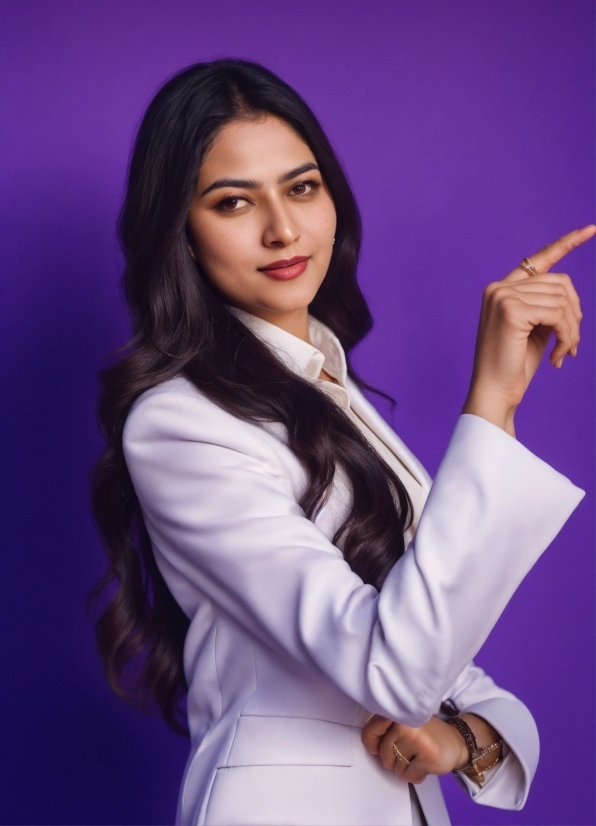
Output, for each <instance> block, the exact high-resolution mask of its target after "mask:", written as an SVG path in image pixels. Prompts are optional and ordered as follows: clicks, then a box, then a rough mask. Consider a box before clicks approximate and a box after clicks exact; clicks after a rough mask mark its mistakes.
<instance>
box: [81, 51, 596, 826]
mask: <svg viewBox="0 0 596 826" xmlns="http://www.w3.org/2000/svg"><path fill="white" fill-rule="evenodd" d="M120 230H121V238H122V242H123V247H124V250H125V253H126V271H125V276H124V283H125V290H126V297H127V300H128V303H129V306H130V308H131V313H132V318H133V324H134V331H135V335H134V338H133V340H132V342H131V344H130V347H129V351H128V353H127V354H126V355H125V356H124V358H123V359H122V360H121V361H120V362H119V363H118V364H116V365H115V366H114V367H112V368H110V369H109V370H108V371H107V372H106V373H105V374H104V385H105V388H104V395H103V398H102V401H101V410H100V412H101V419H102V423H103V427H104V431H105V435H106V439H107V442H108V444H107V448H106V451H105V453H104V455H103V457H102V459H101V460H100V462H99V463H98V465H97V468H96V475H95V482H94V507H95V513H96V517H97V521H98V523H99V526H100V529H101V531H102V533H103V537H104V539H105V546H106V549H107V552H108V555H109V558H110V563H111V567H110V571H109V573H108V576H107V579H106V580H105V581H104V582H103V583H100V587H101V586H102V585H105V584H106V582H108V583H110V582H113V581H115V583H116V585H117V588H116V590H115V594H114V595H113V598H112V600H111V602H110V603H109V605H108V607H107V609H106V611H105V612H104V614H103V615H102V617H101V618H100V620H99V622H98V625H97V637H98V642H99V646H100V651H101V654H102V656H103V659H104V662H105V666H106V671H107V675H108V678H109V680H110V682H111V684H112V685H113V687H114V688H115V689H116V690H117V691H118V692H119V693H121V694H122V695H123V696H126V695H128V696H131V695H132V696H134V697H137V698H140V697H143V696H144V697H145V698H146V699H147V700H153V701H155V702H157V704H158V705H159V707H160V708H161V711H162V713H163V715H164V717H165V719H166V720H167V721H168V723H169V724H170V725H172V726H173V727H175V728H178V729H180V728H182V727H183V723H182V722H181V719H182V718H181V717H180V714H181V712H180V700H181V699H182V698H183V696H184V695H185V694H187V718H188V726H189V730H190V738H191V750H190V755H189V760H188V764H187V767H186V771H185V775H184V779H183V783H182V788H181V793H180V798H179V806H178V814H177V822H178V823H184V824H186V823H188V824H203V823H205V824H260V826H264V824H270V823H271V824H277V825H278V826H280V824H290V823H292V824H294V823H297V824H302V825H303V826H304V824H319V826H320V824H341V826H347V824H375V825H376V826H379V825H380V824H406V823H424V822H428V823H431V824H438V823H448V822H449V820H448V816H447V813H446V811H445V807H444V803H443V800H442V797H441V792H440V788H439V784H438V779H437V778H438V775H440V774H444V773H447V772H450V771H455V772H457V773H458V777H460V778H461V780H462V783H463V784H464V785H465V787H466V788H467V790H468V791H469V793H470V794H471V795H472V796H473V797H474V799H475V800H477V801H478V802H479V803H483V804H486V805H493V806H499V807H502V808H521V807H522V806H523V804H524V802H525V799H526V797H527V793H528V788H529V785H530V782H531V779H532V776H533V773H534V771H535V768H536V762H537V757H538V739H537V734H536V729H535V725H534V722H533V719H532V717H531V715H530V713H529V711H528V710H527V709H526V707H525V706H524V705H523V704H522V703H521V702H520V701H518V700H517V699H516V698H515V697H513V695H511V694H510V693H509V692H507V691H505V690H503V689H501V688H499V687H497V686H496V685H495V684H494V683H493V681H492V680H491V679H490V678H489V677H488V676H487V675H486V674H485V673H484V672H483V671H482V670H481V669H480V668H478V667H476V666H475V665H474V664H473V663H472V658H473V657H474V655H475V654H476V653H477V651H478V650H479V648H480V646H481V645H482V643H483V642H484V640H485V639H486V637H487V635H488V633H489V632H490V630H491V628H492V627H493V625H494V624H495V622H496V620H497V618H498V617H499V615H500V613H501V612H502V610H503V609H504V607H505V605H506V604H507V602H508V600H509V599H510V597H511V595H512V594H513V593H514V591H515V589H516V588H517V586H518V585H519V583H520V581H521V580H522V579H523V577H524V576H525V574H526V573H527V572H528V571H529V569H530V568H531V567H532V565H533V564H534V562H535V561H536V559H537V558H538V556H539V555H540V554H541V553H542V552H543V551H544V549H545V548H546V547H547V546H548V544H549V543H550V542H551V541H552V539H553V537H554V536H555V535H556V533H557V532H558V531H559V530H560V528H561V526H562V525H563V524H564V522H565V521H566V519H567V518H568V517H569V515H570V514H571V512H572V511H573V509H574V508H575V507H576V506H577V504H578V502H579V501H580V500H581V498H582V496H583V492H582V491H580V490H579V489H578V488H576V487H575V486H574V485H572V484H571V482H569V481H568V480H567V479H565V478H564V477H562V476H561V475H560V474H558V473H557V472H556V471H554V470H553V469H552V468H550V467H549V466H548V465H546V464H545V463H543V462H542V461H541V460H540V459H538V458H537V457H535V456H534V455H532V454H531V453H530V452H529V451H527V450H526V449H525V448H524V447H523V446H521V445H520V444H519V443H518V442H517V441H516V440H515V438H514V429H513V418H514V413H515V409H516V407H517V405H518V404H519V402H520V401H521V398H522V396H523V394H524V391H525V389H526V387H527V384H528V382H529V381H530V379H531V377H532V375H533V374H534V372H535V370H536V368H537V366H538V363H539V361H540V359H541V357H542V355H543V353H544V351H545V349H546V347H547V343H548V340H549V336H550V333H551V331H552V332H554V335H555V337H556V344H555V346H554V348H553V350H552V352H551V354H550V360H551V362H552V363H553V364H554V365H555V366H557V367H560V366H561V363H562V361H563V358H564V356H565V354H570V355H575V353H576V351H577V343H578V341H579V321H580V318H581V313H580V309H579V301H578V298H577V295H576V293H575V290H574V288H573V286H572V284H571V282H570V280H569V278H568V277H567V276H566V275H561V274H552V273H548V274H546V271H547V270H548V269H549V268H550V267H551V266H552V265H553V264H554V263H556V261H558V260H559V259H560V258H561V257H562V256H563V255H564V254H565V253H566V252H567V251H569V250H570V249H571V248H573V247H574V246H577V245H578V244H580V243H582V242H584V241H586V240H587V239H588V238H589V237H591V236H592V235H593V234H594V232H595V231H596V227H594V226H590V227H586V228H585V229H583V230H580V231H577V232H575V233H572V234H571V235H569V236H566V237H565V238H563V239H561V240H560V241H558V242H556V243H555V244H554V245H552V246H551V247H548V248H545V249H544V250H542V251H541V252H539V253H537V254H536V255H535V256H532V261H531V262H530V261H525V262H524V268H518V269H516V270H515V271H514V272H512V273H511V274H510V275H508V276H507V277H506V278H505V279H504V280H503V281H502V282H498V283H495V284H492V285H489V287H487V289H486V292H485V295H484V300H483V307H482V316H481V321H480V328H479V333H478V343H477V350H476V357H475V365H474V373H473V377H472V382H471V385H470V392H469V394H468V397H467V400H466V402H465V406H464V410H463V414H462V416H461V418H460V420H459V421H458V423H457V426H456V428H455V431H454V434H453V436H452V439H451V442H450V445H449V448H448V450H447V453H446V455H445V457H444V459H443V461H442V463H441V466H440V469H439V471H438V474H437V477H436V479H435V481H434V484H433V487H432V491H431V492H430V495H429V489H430V480H429V478H428V476H427V474H426V473H425V471H424V469H423V468H422V467H421V465H420V464H419V463H418V462H417V461H416V459H415V458H414V457H413V456H412V455H411V453H410V452H409V451H408V450H407V448H406V447H405V446H404V445H403V444H402V442H401V441H400V440H399V438H398V437H397V436H396V434H395V433H393V431H392V430H391V429H390V428H389V427H388V426H387V425H386V424H385V422H384V421H383V420H382V419H381V417H380V416H379V415H378V414H377V413H376V411H375V410H374V408H373V407H372V406H371V405H370V404H369V403H368V402H367V400H366V399H365V398H364V396H363V394H362V392H361V388H362V387H369V386H368V385H367V384H365V383H364V382H363V381H362V380H361V379H360V378H359V377H358V376H357V375H356V373H355V372H354V370H353V368H352V367H351V366H350V364H349V360H348V354H349V352H350V351H351V349H352V348H353V347H354V346H355V345H356V344H357V343H358V342H359V341H361V340H362V338H363V337H364V336H365V335H366V333H367V332H368V331H369V330H370V328H371V326H372V321H371V318H370V315H369V312H368V309H367V306H366V303H365V301H364V298H363V296H362V294H361V292H360V289H359V287H358V285H357V282H356V264H357V258H358V251H359V244H360V222H359V217H358V211H357V208H356V205H355V202H354V198H353V195H352V193H351V191H350V188H349V186H348V183H347V181H346V178H345V176H344V174H343V172H342V170H341V167H340V165H339V163H338V161H337V159H336V157H335V155H334V153H333V150H332V149H331V146H330V144H329V142H328V140H327V138H326V137H325V135H324V133H323V132H322V130H321V127H320V126H319V124H318V123H317V121H316V119H315V118H314V115H313V114H312V112H311V111H310V109H309V108H308V107H307V106H306V104H305V103H304V102H303V101H302V100H301V99H300V98H299V96H298V95H297V94H296V93H295V92H294V91H293V90H292V89H290V88H289V87H288V86H287V85H286V84H285V83H283V82H282V81H281V80H280V79H279V78H277V77H276V76H275V75H273V74H272V73H270V72H269V71H267V70H265V69H263V68H262V67H260V66H257V65H255V64H251V63H247V62H244V61H235V60H223V61H215V62H213V63H208V64H198V65H196V66H192V67H190V68H189V69H187V70H186V71H184V72H182V73H180V74H179V75H177V76H176V77H175V78H173V79H172V80H171V81H169V82H168V83H167V84H166V85H165V86H164V87H163V88H162V89H161V91H160V92H159V93H158V94H157V96H156V97H155V99H154V100H153V102H152V103H151V105H150V106H149V108H148V111H147V113H146V115H145V117H144V120H143V122H142V124H141V127H140V130H139V134H138V137H137V140H136V144H135V148H134V152H133V156H132V161H131V166H130V174H129V183H128V191H127V196H126V201H125V204H124V208H123V211H122V215H121V224H120ZM369 389H371V388H369ZM427 497H428V500H427ZM139 654H143V655H144V660H143V665H142V669H141V671H140V674H139V678H138V681H137V683H136V684H135V685H133V686H132V687H131V686H130V685H129V684H127V683H126V681H125V667H126V665H127V663H129V662H130V661H131V660H132V659H133V658H134V657H135V656H136V655H139ZM414 787H415V788H416V792H414Z"/></svg>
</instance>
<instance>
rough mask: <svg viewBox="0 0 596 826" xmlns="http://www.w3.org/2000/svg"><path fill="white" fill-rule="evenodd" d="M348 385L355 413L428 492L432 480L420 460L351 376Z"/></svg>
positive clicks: (347, 379) (347, 380) (347, 378)
mask: <svg viewBox="0 0 596 826" xmlns="http://www.w3.org/2000/svg"><path fill="white" fill-rule="evenodd" d="M346 385H347V386H348V389H349V391H350V405H351V407H352V409H353V410H354V412H355V413H356V414H357V415H358V416H360V418H361V419H362V420H363V421H364V422H365V423H366V424H367V425H368V426H369V427H370V429H371V430H373V431H374V432H375V433H376V435H377V436H378V437H379V439H381V441H382V442H384V443H385V445H386V446H387V447H388V448H389V450H391V451H392V452H393V453H395V455H396V456H397V458H398V459H399V460H400V462H402V463H403V464H404V465H405V466H406V468H407V469H408V471H409V472H410V473H411V474H412V476H413V477H414V479H416V480H417V481H418V482H419V483H420V485H421V486H422V487H423V488H424V490H425V491H427V492H428V491H429V490H430V487H431V485H432V479H431V477H430V476H429V474H428V473H427V472H426V470H425V469H424V467H423V466H422V465H421V464H420V462H419V461H418V459H416V457H415V456H414V455H413V454H412V453H411V452H410V451H409V450H408V448H407V447H406V446H405V444H404V443H403V442H402V440H401V439H400V438H399V436H398V435H397V434H396V433H395V431H393V430H392V429H391V428H390V427H389V425H388V424H387V422H386V421H385V419H384V418H383V417H382V416H381V415H380V414H379V413H378V412H377V411H376V410H375V408H374V407H373V406H372V404H371V403H370V402H369V401H368V399H366V397H365V396H364V395H363V394H362V392H361V391H360V389H359V388H358V386H357V385H356V383H355V382H353V381H352V379H350V377H349V376H348V377H346Z"/></svg>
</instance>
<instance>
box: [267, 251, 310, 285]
mask: <svg viewBox="0 0 596 826" xmlns="http://www.w3.org/2000/svg"><path fill="white" fill-rule="evenodd" d="M309 257H310V256H308V255H295V256H294V257H293V258H282V259H280V260H279V261H273V262H272V263H271V264H267V266H266V267H259V268H258V269H259V271H260V272H262V273H264V274H265V275H267V276H268V277H269V278H275V279H277V280H278V281H287V280H288V279H289V278H297V276H299V275H302V273H303V272H304V270H305V269H306V267H307V264H308V259H309Z"/></svg>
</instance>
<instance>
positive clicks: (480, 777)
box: [446, 715, 503, 786]
mask: <svg viewBox="0 0 596 826" xmlns="http://www.w3.org/2000/svg"><path fill="white" fill-rule="evenodd" d="M446 722H447V723H448V724H449V725H451V726H453V727H454V728H456V729H457V730H458V731H459V733H460V734H461V736H462V737H463V738H464V741H465V744H466V748H467V749H468V754H469V756H470V759H469V761H468V763H466V765H465V766H464V767H463V768H461V769H455V771H462V772H464V773H465V774H467V775H468V777H470V779H471V780H474V781H475V782H476V783H478V785H479V786H482V784H483V783H484V780H485V777H484V772H485V771H488V769H492V767H493V766H496V764H497V763H498V762H499V760H500V759H501V758H500V755H499V757H497V759H496V760H495V762H494V763H492V764H491V765H490V766H487V767H486V769H483V770H482V771H481V770H480V769H479V768H478V766H477V765H476V763H478V762H479V761H480V760H482V759H483V758H484V757H486V755H487V754H490V753H491V752H492V751H495V749H498V748H499V746H501V745H502V744H503V741H502V740H498V741H497V742H496V743H492V744H491V745H490V746H488V747H487V748H486V749H481V748H480V746H479V745H478V740H477V739H476V735H475V734H474V732H473V731H472V729H471V727H470V726H469V725H468V724H467V723H466V721H465V720H463V719H462V718H461V717H458V716H457V715H456V716H455V717H451V718H450V719H449V720H447V721H446Z"/></svg>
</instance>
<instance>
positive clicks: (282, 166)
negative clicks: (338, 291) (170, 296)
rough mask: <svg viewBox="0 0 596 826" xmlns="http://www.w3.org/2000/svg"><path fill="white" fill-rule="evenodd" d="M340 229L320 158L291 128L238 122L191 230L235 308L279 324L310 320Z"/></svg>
mask: <svg viewBox="0 0 596 826" xmlns="http://www.w3.org/2000/svg"><path fill="white" fill-rule="evenodd" d="M335 225H336V215H335V207H334V206H333V201H332V200H331V196H330V195H329V192H328V190H327V187H326V185H325V183H324V182H323V179H322V177H321V173H320V172H319V169H318V167H317V163H316V160H315V157H314V155H313V153H312V152H311V150H310V149H309V147H308V146H307V144H306V143H304V141H303V140H302V139H301V138H299V137H298V136H297V135H296V133H295V132H294V131H293V130H292V129H291V128H290V127H289V126H288V125H287V123H285V121H282V120H279V119H278V118H276V117H273V116H266V117H265V116H264V117H263V118H262V119H259V120H250V121H234V122H232V123H229V124H228V125H227V126H225V127H224V128H223V129H222V130H221V132H220V133H219V134H218V135H217V137H216V138H215V140H214V142H213V145H212V147H211V149H210V150H209V151H208V153H207V154H206V156H205V158H204V161H203V164H202V166H201V169H200V172H199V180H198V185H197V189H196V193H195V196H194V199H193V202H192V204H191V207H190V211H189V214H188V225H187V226H188V231H189V235H190V239H191V247H192V250H193V253H194V255H195V257H196V259H197V261H198V262H199V264H200V265H201V267H202V269H203V271H204V272H205V274H206V275H207V276H208V277H209V279H210V280H211V281H212V282H213V283H214V284H215V286H217V287H218V288H219V289H220V290H221V292H222V293H224V294H225V295H226V296H227V298H228V300H229V301H230V303H231V304H233V305H235V306H237V307H240V308H241V309H244V310H248V312H252V313H254V314H255V315H258V316H260V317H262V318H265V319H266V320H269V321H271V322H272V323H276V321H281V316H284V315H287V314H289V315H294V316H295V315H296V314H298V315H301V316H302V315H305V314H306V312H307V309H306V308H307V307H308V305H309V304H310V302H311V301H312V300H313V298H314V296H315V294H316V292H317V290H318V289H319V287H320V285H321V282H322V281H323V279H324V278H325V273H326V272H327V268H328V266H329V261H330V259H331V252H332V248H333V237H334V233H335ZM294 258H299V259H303V260H299V261H298V262H297V263H294V262H292V261H291V260H290V259H294ZM279 262H281V263H279ZM271 264H276V267H275V268H274V269H269V270H265V269H264V268H267V267H270V266H271ZM267 273H269V274H267ZM273 276H277V277H273ZM284 276H286V278H285V279H284ZM287 276H290V277H287Z"/></svg>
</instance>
